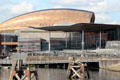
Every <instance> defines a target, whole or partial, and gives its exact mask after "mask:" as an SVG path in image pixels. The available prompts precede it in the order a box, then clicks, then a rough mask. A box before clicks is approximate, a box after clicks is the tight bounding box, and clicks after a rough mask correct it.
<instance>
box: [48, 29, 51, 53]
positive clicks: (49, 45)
mask: <svg viewBox="0 0 120 80" xmlns="http://www.w3.org/2000/svg"><path fill="white" fill-rule="evenodd" d="M48 37H49V39H48V43H49V44H48V50H49V52H50V51H51V43H50V38H51V32H50V31H49V32H48Z"/></svg>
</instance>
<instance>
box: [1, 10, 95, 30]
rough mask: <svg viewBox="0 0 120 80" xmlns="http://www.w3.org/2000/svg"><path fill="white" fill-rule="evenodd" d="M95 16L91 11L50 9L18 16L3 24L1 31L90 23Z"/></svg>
mask: <svg viewBox="0 0 120 80" xmlns="http://www.w3.org/2000/svg"><path fill="white" fill-rule="evenodd" d="M93 16H94V13H93V12H89V11H82V10H74V9H50V10H42V11H35V12H31V13H27V14H24V15H20V16H17V17H15V18H12V19H9V20H7V21H5V22H3V23H1V24H0V27H1V28H2V29H1V30H8V29H10V28H11V30H16V29H20V28H23V27H29V26H49V25H51V26H52V25H54V24H59V23H63V22H71V23H90V22H91V18H94V17H93ZM93 20H94V19H93ZM16 27H17V28H16ZM1 30H0V31H1Z"/></svg>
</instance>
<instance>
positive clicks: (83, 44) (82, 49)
mask: <svg viewBox="0 0 120 80" xmlns="http://www.w3.org/2000/svg"><path fill="white" fill-rule="evenodd" d="M82 50H84V30H82Z"/></svg>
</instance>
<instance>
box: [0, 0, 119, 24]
mask: <svg viewBox="0 0 120 80" xmlns="http://www.w3.org/2000/svg"><path fill="white" fill-rule="evenodd" d="M51 8H72V9H80V10H89V11H93V12H94V13H95V17H96V20H95V22H96V23H111V24H120V0H0V23H1V22H4V21H5V20H7V19H10V18H12V17H15V16H18V15H21V14H24V13H28V12H32V11H36V10H43V9H51Z"/></svg>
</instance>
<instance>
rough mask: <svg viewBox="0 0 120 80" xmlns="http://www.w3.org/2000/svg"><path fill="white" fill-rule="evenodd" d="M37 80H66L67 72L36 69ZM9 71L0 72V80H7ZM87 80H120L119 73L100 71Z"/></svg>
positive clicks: (93, 72)
mask: <svg viewBox="0 0 120 80" xmlns="http://www.w3.org/2000/svg"><path fill="white" fill-rule="evenodd" d="M37 72H38V76H39V80H68V78H67V70H65V69H38V70H37ZM9 73H10V70H9V69H1V70H0V80H8V79H9ZM89 73H90V79H89V80H120V72H112V71H106V70H103V69H100V70H99V72H98V71H90V72H89Z"/></svg>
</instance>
